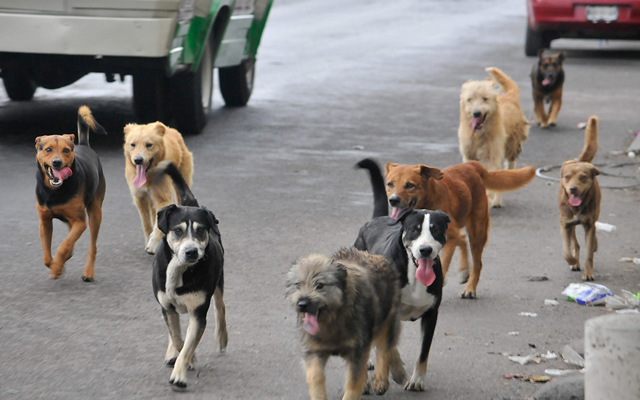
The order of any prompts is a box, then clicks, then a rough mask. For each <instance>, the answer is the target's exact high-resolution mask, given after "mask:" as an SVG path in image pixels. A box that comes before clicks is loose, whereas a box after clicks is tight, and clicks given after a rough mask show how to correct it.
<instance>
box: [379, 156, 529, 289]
mask: <svg viewBox="0 0 640 400" xmlns="http://www.w3.org/2000/svg"><path fill="white" fill-rule="evenodd" d="M534 175H535V169H534V168H533V167H524V168H519V169H512V170H504V171H489V170H487V169H486V168H484V167H483V166H482V165H481V164H480V163H479V162H477V161H469V162H467V163H464V164H457V165H452V166H450V167H448V168H445V169H443V170H442V171H441V170H439V169H438V168H433V167H428V166H426V165H399V164H392V163H387V164H386V166H385V177H386V180H387V188H386V191H387V198H388V199H389V205H390V206H391V209H392V211H391V216H392V217H393V218H397V217H398V215H399V214H400V211H402V210H403V209H405V208H416V209H428V210H442V211H444V212H445V213H446V214H448V215H449V216H450V217H451V223H450V224H449V228H448V229H447V243H446V244H445V246H444V248H443V249H442V253H441V256H440V259H441V261H442V274H443V276H446V274H447V271H448V270H449V265H450V264H451V258H452V257H453V253H454V251H455V248H456V247H459V248H460V266H459V270H460V271H461V272H462V273H463V274H464V276H463V281H464V280H466V282H467V285H466V287H465V288H464V290H463V291H462V292H460V296H461V297H463V298H466V297H467V298H474V297H476V287H477V286H478V281H479V280H480V271H481V270H482V252H483V251H484V246H485V245H486V243H487V238H488V236H489V207H488V203H487V195H486V190H487V189H489V190H494V191H497V192H505V191H511V190H516V189H519V188H521V187H523V186H525V185H526V184H528V183H529V182H531V180H532V179H533V177H534ZM463 229H465V230H466V233H467V235H468V236H469V246H470V248H471V257H472V259H473V265H472V268H471V271H469V264H468V259H467V258H468V253H467V239H466V237H465V235H464V233H463V232H462V230H463Z"/></svg>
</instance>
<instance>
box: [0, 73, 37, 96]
mask: <svg viewBox="0 0 640 400" xmlns="http://www.w3.org/2000/svg"><path fill="white" fill-rule="evenodd" d="M2 82H3V83H4V88H5V90H6V91H7V96H9V98H10V99H11V100H13V101H28V100H31V99H32V98H33V94H34V93H35V92H36V89H37V88H38V85H37V84H36V83H35V81H34V80H33V79H31V77H30V76H29V75H27V74H26V73H25V72H24V71H21V70H19V69H16V68H3V69H2Z"/></svg>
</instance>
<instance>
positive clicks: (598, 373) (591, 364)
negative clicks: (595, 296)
mask: <svg viewBox="0 0 640 400" xmlns="http://www.w3.org/2000/svg"><path fill="white" fill-rule="evenodd" d="M584 333H585V335H584V340H585V346H584V347H585V359H586V360H585V385H584V388H585V400H613V399H615V400H638V399H640V315H638V314H635V315H633V314H610V315H604V316H601V317H597V318H592V319H590V320H588V321H587V322H586V323H585V325H584Z"/></svg>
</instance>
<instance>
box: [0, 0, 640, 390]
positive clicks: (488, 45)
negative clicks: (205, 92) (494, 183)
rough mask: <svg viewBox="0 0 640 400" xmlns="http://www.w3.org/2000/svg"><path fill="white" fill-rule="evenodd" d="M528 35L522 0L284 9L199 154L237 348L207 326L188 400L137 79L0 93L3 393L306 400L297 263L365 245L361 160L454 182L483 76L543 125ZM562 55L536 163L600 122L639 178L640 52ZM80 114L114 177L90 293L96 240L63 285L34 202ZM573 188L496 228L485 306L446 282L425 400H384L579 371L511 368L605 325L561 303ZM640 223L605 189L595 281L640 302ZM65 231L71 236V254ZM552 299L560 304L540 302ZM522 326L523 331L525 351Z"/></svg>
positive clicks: (573, 147)
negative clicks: (128, 150) (130, 173)
mask: <svg viewBox="0 0 640 400" xmlns="http://www.w3.org/2000/svg"><path fill="white" fill-rule="evenodd" d="M524 30H525V9H524V2H522V1H519V0H518V1H516V0H510V1H501V2H490V1H482V2H478V1H471V0H461V1H435V2H424V1H419V0H400V1H394V2H379V1H370V0H355V1H349V2H345V1H344V0H322V1H319V0H300V1H291V0H280V1H277V2H276V4H275V5H274V7H273V10H272V14H271V17H270V20H269V23H268V25H267V29H266V32H265V35H264V37H263V42H262V46H261V48H260V52H259V61H258V64H257V68H258V71H257V76H256V82H255V91H254V94H253V97H252V99H251V101H250V103H249V105H248V106H247V107H246V108H241V109H228V108H225V107H223V106H222V104H223V103H222V100H221V98H220V96H219V94H216V98H215V101H216V105H215V109H214V112H213V115H212V116H211V118H210V120H209V123H208V125H207V128H206V131H205V132H204V133H202V134H200V135H198V136H188V137H186V139H185V140H186V143H187V146H188V147H189V148H190V149H191V151H192V152H193V153H194V159H195V173H194V185H193V191H194V193H195V195H196V196H197V198H198V199H199V201H200V203H201V204H203V205H206V206H207V207H209V208H210V209H211V210H213V211H214V213H215V214H216V216H217V217H218V218H219V220H220V229H221V231H222V235H223V242H224V245H225V249H226V266H225V270H226V271H225V272H226V291H225V298H226V303H227V318H228V319H227V321H228V326H229V333H230V337H229V347H228V353H227V354H226V355H219V354H217V353H216V350H215V344H214V338H213V332H214V329H213V317H212V316H213V313H210V317H211V318H210V325H209V328H208V329H207V331H206V332H205V335H204V337H203V339H202V342H201V343H200V346H199V347H198V352H197V353H198V368H197V370H196V371H193V372H190V373H189V388H188V391H187V392H186V393H175V392H173V391H172V390H171V388H170V386H169V385H168V383H167V381H168V379H169V375H170V369H169V368H167V367H166V366H164V365H163V363H162V360H163V358H164V352H165V349H166V340H167V333H166V332H167V331H166V327H165V325H164V322H163V321H162V318H161V313H160V306H159V305H158V304H157V303H156V301H155V299H154V298H153V294H152V291H151V262H152V257H151V256H148V255H147V254H146V253H145V252H144V248H143V247H144V244H143V234H142V229H141V225H140V222H139V218H138V213H137V211H136V209H135V207H134V206H133V204H132V199H131V196H130V194H129V191H128V188H127V185H126V181H125V178H124V159H123V155H122V148H121V146H122V127H123V126H124V124H125V123H127V122H131V121H133V120H134V116H133V114H132V111H131V99H130V96H131V88H130V81H127V82H125V83H112V84H107V83H106V82H105V81H104V79H103V77H101V76H99V75H91V76H88V77H86V78H84V79H82V80H81V81H79V82H77V83H76V84H74V85H73V86H70V87H68V88H65V89H61V90H56V91H47V90H43V89H39V90H38V91H37V92H36V97H35V99H34V100H33V101H32V102H29V103H12V102H10V101H9V100H8V99H7V97H6V96H5V95H4V92H2V91H1V90H0V133H1V135H0V160H2V161H0V162H1V166H2V174H0V188H1V189H0V204H2V207H0V238H1V239H0V271H1V273H2V279H0V310H1V312H0V398H1V399H9V400H12V399H48V400H56V399H65V400H67V399H164V398H172V399H173V398H176V399H185V400H186V399H205V398H206V399H300V398H305V397H306V396H307V388H306V384H305V381H304V373H303V369H302V366H301V362H300V353H299V343H298V338H297V334H296V328H295V318H294V313H293V311H292V310H291V309H289V306H288V305H287V304H286V303H285V300H284V282H285V274H286V272H287V270H288V268H289V267H290V265H291V263H292V262H293V261H294V260H295V259H296V258H298V257H301V256H305V255H307V254H309V253H312V252H322V253H327V254H329V253H332V252H333V251H335V250H337V249H338V248H340V247H342V246H348V245H351V244H352V243H353V241H354V239H355V237H356V235H357V232H358V229H359V227H360V226H361V225H362V224H363V223H364V222H365V221H367V220H368V218H369V217H370V215H371V212H372V196H371V191H370V186H369V181H368V178H367V176H366V174H365V173H364V172H362V171H356V170H354V169H353V165H354V164H355V163H356V162H357V161H358V160H360V159H362V158H364V157H374V158H376V159H377V160H379V161H380V162H383V163H384V162H387V161H392V162H399V163H405V164H418V163H424V164H427V165H430V166H434V167H439V168H444V167H446V166H449V165H452V164H455V163H459V162H461V156H460V154H459V152H458V148H457V146H458V145H457V134H456V132H457V128H458V115H459V109H458V100H459V92H460V85H461V84H462V83H464V82H465V81H467V80H468V79H484V78H485V77H486V76H487V75H486V73H485V71H484V68H485V67H488V66H497V67H499V68H501V69H503V70H504V71H505V72H506V73H508V74H509V75H510V76H512V77H513V78H514V79H515V80H516V81H517V83H518V84H519V85H520V87H521V90H522V100H521V103H522V107H523V109H524V110H525V113H526V114H527V116H528V117H529V119H533V104H532V100H531V96H530V82H529V78H528V75H529V71H530V69H531V66H532V64H533V62H534V59H532V58H526V57H525V56H524V51H523V43H524ZM554 47H560V48H564V49H567V50H568V54H567V60H566V61H565V69H566V71H567V72H566V73H567V79H566V83H565V89H564V98H563V101H564V102H563V108H562V111H561V112H560V117H559V124H558V127H556V128H555V129H549V130H541V129H539V128H537V127H535V126H534V127H532V129H531V134H530V139H529V141H528V142H527V143H526V144H525V145H524V151H523V153H522V155H521V157H520V160H519V165H533V166H536V167H539V166H543V165H549V164H559V163H561V162H562V161H564V160H567V159H570V158H573V157H576V156H577V155H578V154H579V152H580V150H581V149H582V145H583V133H582V131H581V130H578V129H576V124H577V123H578V122H581V121H586V119H587V118H588V116H589V115H593V114H595V115H598V116H599V118H600V127H601V130H600V150H599V152H598V155H597V156H596V159H595V162H625V161H629V160H628V159H627V158H626V156H620V155H614V154H612V152H616V151H620V150H624V149H626V147H627V146H628V144H629V143H630V141H631V140H632V136H633V135H632V134H630V133H629V131H637V130H639V129H640V117H639V114H638V93H640V68H639V67H640V45H638V44H616V43H609V44H605V45H604V47H599V45H598V43H597V42H588V43H582V42H575V41H559V42H557V43H556V42H554ZM82 104H88V105H89V106H90V107H91V108H92V110H93V113H94V116H95V117H96V119H97V120H98V121H99V122H100V123H101V124H102V125H104V126H105V127H106V128H107V130H108V132H109V133H110V136H109V137H108V138H99V137H94V138H92V147H93V148H94V149H95V150H96V151H97V153H98V154H99V155H100V157H101V159H102V163H103V166H104V170H105V174H106V179H107V196H106V199H105V203H104V218H103V225H102V230H101V232H100V238H99V241H98V257H97V262H96V280H95V282H94V283H84V282H82V281H81V280H80V275H81V270H82V267H83V266H84V261H85V257H86V251H87V245H88V235H87V234H86V233H85V234H84V235H83V237H82V238H81V239H80V240H79V242H78V243H77V245H76V250H75V256H74V257H73V258H72V259H71V260H70V261H69V262H67V264H66V272H65V273H64V275H63V276H62V277H61V278H60V279H59V280H56V281H53V280H49V279H48V272H47V270H46V268H45V267H44V266H43V264H42V253H41V245H40V239H39V235H38V218H37V214H36V210H35V207H34V187H35V179H34V174H35V162H34V154H35V151H34V148H33V145H34V138H35V137H36V136H39V135H43V134H49V133H59V132H66V133H74V130H75V123H76V122H75V121H76V119H75V118H76V112H77V109H78V106H80V105H82ZM613 172H616V173H618V172H620V171H617V170H616V171H613ZM624 173H627V174H631V175H633V174H634V173H635V168H629V169H626V171H624ZM551 174H558V171H557V170H555V171H553V172H552V173H551ZM607 179H610V178H605V177H602V178H601V183H604V182H605V181H606V182H610V181H609V180H607ZM556 193H557V184H556V183H553V182H550V181H546V180H542V179H538V178H536V179H535V180H534V181H533V182H532V183H531V184H530V185H529V186H527V187H526V188H524V189H522V190H520V191H518V192H514V193H510V194H507V195H506V196H505V207H504V208H502V209H497V210H492V211H491V214H492V226H491V232H490V238H489V244H488V245H487V247H486V249H485V252H484V269H483V271H482V276H481V279H480V284H479V290H478V298H477V299H475V300H467V299H460V298H459V297H458V296H457V293H458V292H459V291H460V290H461V289H462V286H461V285H459V284H458V282H457V277H456V270H455V268H452V269H451V271H450V274H449V277H448V282H449V283H448V285H447V286H446V287H445V289H444V293H445V294H444V299H443V302H442V306H441V309H440V319H439V322H438V326H437V330H436V335H435V339H434V344H433V347H432V350H431V355H430V358H429V369H428V373H427V390H426V392H425V393H407V392H404V391H403V390H402V387H401V386H398V385H395V384H392V387H391V389H390V390H389V392H387V394H386V395H385V396H386V398H391V399H417V398H420V399H439V400H448V399H523V398H525V397H527V396H529V395H531V394H532V393H534V392H535V391H536V390H537V389H538V388H539V385H540V384H533V383H529V382H521V381H518V380H516V381H512V380H506V379H503V377H502V375H503V374H510V373H521V374H527V375H528V374H542V373H543V371H544V369H546V368H565V367H566V366H565V364H564V363H563V362H562V361H548V362H546V363H542V364H540V365H537V364H532V365H526V366H520V365H519V364H515V363H513V362H510V361H508V360H507V358H506V357H505V356H503V355H500V354H499V353H501V352H506V353H510V354H521V355H527V354H529V353H530V352H535V351H539V352H543V353H545V352H546V351H547V350H551V351H555V352H557V351H559V350H560V349H562V347H563V346H564V345H565V344H567V343H570V342H572V341H574V340H576V339H580V338H582V336H583V330H584V328H583V326H584V321H585V320H587V319H588V318H591V317H595V316H599V315H603V314H606V313H608V312H609V311H607V310H605V309H604V308H587V307H583V306H578V305H577V304H575V303H571V302H568V301H566V300H565V299H563V298H562V296H561V291H562V290H563V289H564V288H565V287H566V286H567V285H568V284H569V283H572V282H579V281H580V274H579V273H572V272H570V271H569V268H568V266H567V265H566V264H565V262H564V260H563V258H562V254H561V241H560V235H559V232H558V217H557V213H558V212H557V202H556ZM639 209H640V192H638V191H624V190H604V193H603V202H602V212H601V220H602V221H603V222H606V223H610V224H613V225H616V227H617V230H616V232H614V233H605V232H599V233H598V240H599V251H598V252H597V253H596V258H595V273H596V282H598V283H602V284H604V285H606V286H608V287H609V288H611V289H612V290H613V291H614V292H616V293H620V291H621V290H622V289H627V290H631V291H633V292H637V291H640V285H639V284H640V267H638V266H635V265H633V264H625V263H620V262H618V259H619V258H620V257H638V251H639V250H640V243H639V238H640V235H639V234H638V210H639ZM579 232H581V230H580V231H579ZM65 234H66V228H65V227H64V225H63V224H62V223H59V222H57V223H55V224H54V246H57V244H58V243H59V242H60V241H61V240H62V238H63V237H64V235H65ZM581 242H582V238H581ZM456 260H457V258H456V259H454V264H453V265H456ZM532 276H533V277H540V276H544V277H547V278H548V280H547V281H542V282H540V281H535V282H532V281H529V277H532ZM554 298H555V299H558V300H559V301H560V305H559V306H557V307H549V306H544V300H545V299H554ZM520 312H532V313H536V314H537V317H535V318H532V317H524V316H520V315H519V313H520ZM514 331H517V332H519V335H518V336H510V335H508V333H509V332H514ZM418 343H419V326H418V324H415V323H413V324H412V323H404V324H403V334H402V339H401V344H400V350H401V355H402V357H403V359H404V360H405V363H406V367H407V369H408V370H410V369H411V368H412V367H413V362H414V360H415V357H416V356H417V354H418V353H417V352H418V347H419V344H418ZM530 344H532V345H535V346H536V348H535V349H533V348H531V347H530ZM343 365H344V364H343V362H342V361H341V360H339V359H332V361H331V362H330V363H329V365H328V367H327V388H328V393H329V398H330V399H339V398H340V397H341V396H342V386H343V384H344V375H343Z"/></svg>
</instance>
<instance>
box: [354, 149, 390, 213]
mask: <svg viewBox="0 0 640 400" xmlns="http://www.w3.org/2000/svg"><path fill="white" fill-rule="evenodd" d="M356 168H362V169H366V170H368V171H369V178H370V179H371V188H372V189H373V217H372V218H375V217H385V216H387V215H389V206H388V203H387V192H386V190H385V188H384V177H383V176H382V171H381V170H380V167H379V166H378V163H376V162H375V161H374V160H372V159H370V158H365V159H364V160H361V161H360V162H358V163H357V164H356Z"/></svg>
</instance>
